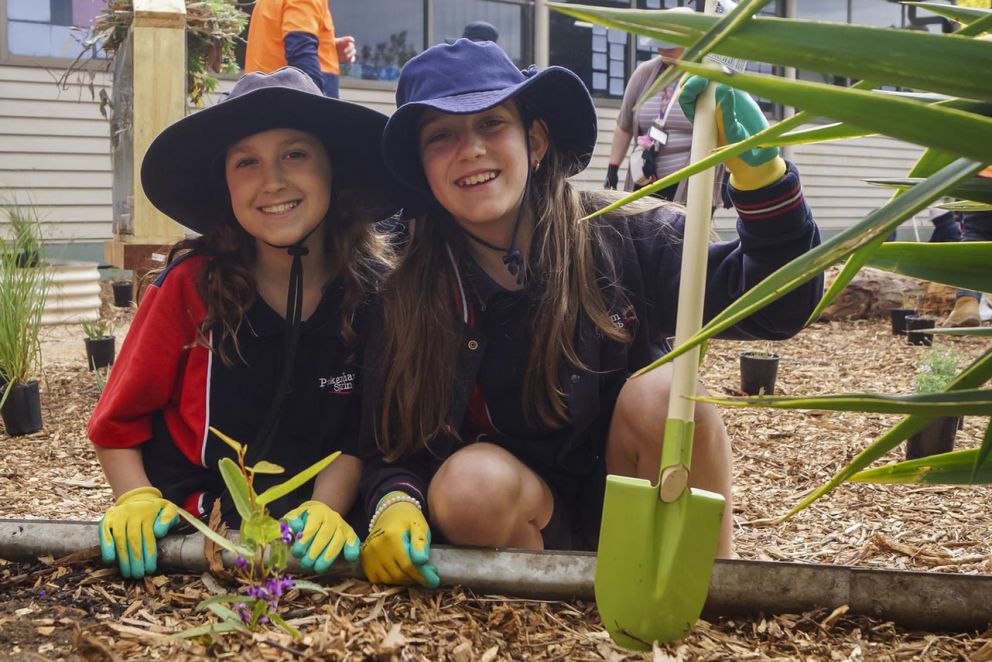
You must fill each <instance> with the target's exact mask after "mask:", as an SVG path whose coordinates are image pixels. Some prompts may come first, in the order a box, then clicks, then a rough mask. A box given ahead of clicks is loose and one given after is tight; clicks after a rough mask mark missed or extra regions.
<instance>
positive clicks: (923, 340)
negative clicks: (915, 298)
mask: <svg viewBox="0 0 992 662" xmlns="http://www.w3.org/2000/svg"><path fill="white" fill-rule="evenodd" d="M936 326H937V318H936V317H933V316H932V315H907V316H906V341H907V342H908V343H909V344H910V345H932V344H933V334H932V333H923V332H922V331H920V329H933V328H935V327H936Z"/></svg>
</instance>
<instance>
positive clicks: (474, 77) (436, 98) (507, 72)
mask: <svg viewBox="0 0 992 662" xmlns="http://www.w3.org/2000/svg"><path fill="white" fill-rule="evenodd" d="M512 98H516V99H518V100H519V101H521V102H523V104H524V105H525V106H526V108H527V110H528V112H529V113H530V114H531V115H532V116H535V117H539V118H541V119H543V120H544V121H545V122H546V123H547V125H548V131H549V132H550V134H551V142H552V144H553V145H554V147H555V150H556V151H557V152H558V154H559V155H560V156H561V157H562V158H563V160H564V162H565V164H566V167H567V170H568V174H569V175H574V174H575V173H577V172H581V171H582V170H583V169H585V167H586V166H587V165H589V159H590V158H592V152H593V149H594V148H595V146H596V131H597V129H596V107H595V105H593V102H592V97H591V96H589V90H587V89H586V86H585V84H584V83H583V82H582V80H581V79H580V78H579V77H578V76H576V75H575V74H574V73H572V72H571V71H569V70H568V69H565V68H564V67H557V66H552V67H547V68H545V69H542V70H540V71H538V70H537V68H536V67H533V66H532V67H529V68H527V69H524V70H522V71H521V70H520V69H518V68H517V66H516V65H515V64H513V61H512V60H511V59H510V58H509V57H508V56H507V54H506V53H505V52H504V51H503V49H502V48H500V47H499V46H498V45H496V44H494V43H493V42H490V41H485V42H475V41H471V40H469V39H459V40H457V41H455V43H453V44H438V45H436V46H432V47H431V48H428V49H427V50H426V51H424V52H423V53H421V54H420V55H418V56H416V57H415V58H413V59H411V60H410V61H409V62H407V63H406V65H404V67H403V71H402V72H401V73H400V80H399V84H398V86H397V88H396V107H397V109H396V112H395V113H393V115H392V117H390V118H389V122H388V123H387V124H386V131H385V133H384V134H383V138H382V152H383V155H384V157H385V161H386V165H387V166H388V167H389V169H390V172H392V174H393V175H394V176H395V177H396V179H398V180H399V181H400V182H401V183H403V184H404V185H406V186H408V187H411V188H413V189H414V190H417V191H422V192H423V191H428V192H429V190H430V188H429V186H428V184H427V179H426V177H425V176H424V169H423V166H422V164H421V160H420V148H419V144H418V135H417V134H418V128H419V127H418V122H419V120H420V116H421V114H422V113H423V112H424V111H425V110H427V109H433V110H438V111H440V112H443V113H451V114H453V115H470V114H472V113H479V112H482V111H484V110H489V109H490V108H493V107H495V106H498V105H500V104H501V103H503V102H504V101H506V100H508V99H512Z"/></svg>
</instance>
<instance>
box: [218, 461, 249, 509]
mask: <svg viewBox="0 0 992 662" xmlns="http://www.w3.org/2000/svg"><path fill="white" fill-rule="evenodd" d="M217 466H218V468H219V469H220V476H221V478H223V479H224V484H225V485H227V491H228V493H229V494H230V495H231V499H232V500H233V501H234V507H235V508H237V509H238V514H239V515H241V519H248V518H249V517H251V516H252V508H251V496H249V492H250V490H251V487H249V486H248V480H247V479H246V478H245V475H244V474H243V473H241V468H240V467H239V466H238V465H237V464H235V463H234V460H232V459H231V458H229V457H222V458H221V459H220V462H219V463H218V465H217Z"/></svg>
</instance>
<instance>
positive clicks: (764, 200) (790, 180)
mask: <svg viewBox="0 0 992 662" xmlns="http://www.w3.org/2000/svg"><path fill="white" fill-rule="evenodd" d="M730 199H731V200H732V201H733V203H734V207H735V208H736V209H737V214H738V215H739V216H740V217H741V220H743V221H755V220H761V219H768V218H774V217H776V216H783V215H787V214H789V213H790V212H793V211H795V210H796V209H798V208H799V207H801V206H802V205H803V202H804V197H803V187H802V183H801V182H800V181H799V172H798V171H797V170H796V167H795V166H794V165H793V164H792V163H788V164H787V169H786V171H785V175H783V176H782V178H781V179H779V180H778V181H777V182H775V183H774V184H771V185H770V186H766V187H764V188H760V189H756V190H754V191H741V190H739V189H736V188H734V187H730Z"/></svg>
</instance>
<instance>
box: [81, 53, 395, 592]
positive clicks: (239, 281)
mask: <svg viewBox="0 0 992 662" xmlns="http://www.w3.org/2000/svg"><path fill="white" fill-rule="evenodd" d="M385 121H386V118H385V116H384V115H382V114H380V113H377V112H375V111H372V110H369V109H367V108H364V107H362V106H359V105H356V104H351V103H346V102H344V101H338V100H336V99H328V98H326V97H324V96H322V94H321V91H320V89H319V88H317V86H316V85H315V84H314V83H313V81H312V80H311V79H310V78H309V77H307V76H306V74H304V73H303V72H302V71H300V70H298V69H294V68H292V67H286V68H284V69H280V70H278V71H276V72H274V73H272V74H260V73H252V74H247V75H245V76H244V77H243V78H242V79H241V80H239V81H238V83H237V84H236V85H235V86H234V89H233V90H232V91H231V93H230V94H229V95H227V96H226V97H225V98H224V99H223V100H222V101H221V102H220V103H218V104H216V105H214V106H211V107H209V108H207V109H205V110H202V111H200V112H198V113H195V114H193V115H190V116H188V117H186V118H184V119H181V120H179V121H178V122H176V123H174V124H173V125H171V126H170V127H168V128H166V129H165V130H164V131H163V132H162V133H161V134H159V136H158V137H157V138H156V139H155V140H154V141H153V142H152V144H151V146H150V147H149V149H148V153H147V154H146V156H145V159H144V162H143V163H142V169H141V175H142V177H141V181H142V185H143V187H144V190H145V192H146V193H147V195H148V198H149V199H150V200H151V201H152V203H153V204H154V205H155V206H156V207H157V208H158V209H160V210H161V211H162V212H164V213H166V214H168V215H169V216H170V217H172V218H173V219H175V220H176V221H178V222H179V223H182V224H183V225H184V226H186V227H187V228H189V229H191V230H193V231H195V232H197V233H199V234H200V236H199V237H197V238H195V239H186V240H183V241H181V242H179V243H178V244H176V245H175V246H174V247H173V249H172V251H171V252H170V255H169V264H168V266H167V267H166V268H165V269H164V270H163V271H162V273H161V274H160V275H159V276H158V278H157V280H156V281H155V282H154V284H152V285H151V286H150V287H149V288H148V290H147V292H146V294H145V296H144V297H143V299H142V301H141V305H140V306H139V307H138V312H137V314H136V315H135V318H134V322H133V323H132V325H131V329H130V331H129V332H128V335H127V339H126V340H125V341H124V345H123V346H122V348H121V352H120V356H119V357H118V359H117V363H116V365H115V366H114V370H113V372H112V373H111V375H110V378H109V380H108V382H107V386H106V389H105V390H104V392H103V394H102V395H101V397H100V401H99V402H98V403H97V406H96V409H95V410H94V412H93V415H92V417H91V418H90V422H89V426H88V429H87V432H88V435H89V438H90V440H91V441H92V442H93V444H94V446H95V449H96V456H97V459H98V460H99V462H100V465H101V467H102V468H103V471H104V473H105V474H106V476H107V481H108V482H109V483H110V486H111V488H112V489H113V492H114V495H115V497H117V501H116V502H115V504H114V505H113V506H112V507H111V508H110V509H109V510H108V511H107V513H106V514H105V515H104V517H103V518H102V519H101V520H100V527H99V532H100V547H101V550H102V552H103V559H104V561H105V562H107V563H111V562H113V561H114V560H116V561H117V562H118V563H119V565H120V568H121V572H122V574H123V575H124V576H125V577H133V578H137V577H142V576H144V575H145V574H148V573H151V572H155V570H156V565H157V564H156V555H157V551H156V542H155V540H156V538H160V537H162V536H163V535H165V534H166V533H167V532H168V530H169V529H170V528H171V527H172V526H173V525H175V524H176V523H177V522H178V520H179V518H178V516H177V510H176V504H178V505H180V506H182V507H183V508H185V509H186V510H187V511H189V512H190V513H192V514H194V515H196V516H198V517H201V518H206V517H207V516H208V515H209V514H210V510H211V507H212V505H213V503H214V501H215V500H216V499H218V498H220V499H221V505H222V513H221V514H222V516H223V518H224V520H225V521H226V522H227V524H228V525H229V526H231V527H234V528H236V527H238V526H239V525H240V524H241V518H240V515H239V514H238V512H237V510H236V509H235V508H234V506H233V503H232V502H231V500H230V497H229V495H228V494H227V492H226V490H225V487H224V482H223V479H222V478H221V475H220V471H219V469H218V463H219V461H220V460H221V458H223V457H232V455H233V453H234V451H233V450H232V449H231V448H229V447H228V446H227V445H226V444H225V443H223V441H222V440H220V439H218V438H217V437H216V436H215V435H213V434H212V433H211V432H210V431H209V429H210V427H214V428H215V429H217V430H220V431H221V432H223V433H224V434H226V435H228V436H230V437H232V438H234V439H236V440H238V441H240V442H241V443H243V444H246V445H247V446H248V457H247V460H246V461H247V463H248V464H255V463H256V462H257V461H259V460H262V459H265V460H268V461H270V462H275V463H276V464H278V465H280V466H282V467H284V468H285V469H286V473H285V475H283V476H268V475H256V476H255V479H254V487H255V489H256V491H258V492H259V493H261V492H262V491H264V490H265V489H266V488H267V487H270V486H272V485H274V484H276V483H281V482H283V481H284V480H286V479H287V478H288V477H290V476H293V475H294V474H296V473H299V472H300V471H301V470H303V469H305V468H306V467H308V466H310V465H311V464H313V463H314V462H316V461H318V460H320V459H321V458H323V457H325V456H327V455H329V454H330V453H332V452H334V451H337V450H340V451H342V452H343V454H342V455H341V456H340V457H338V459H337V460H335V461H334V462H332V463H331V464H330V465H329V466H327V467H326V468H325V469H324V470H323V471H321V472H320V474H318V475H317V477H316V478H315V479H314V480H311V481H309V482H308V483H307V484H306V485H303V486H301V487H300V488H298V489H296V490H294V491H293V492H292V493H290V494H288V495H286V496H285V497H283V498H281V499H278V500H276V501H275V502H273V503H272V504H270V510H271V512H272V514H273V515H275V516H277V517H279V516H284V515H285V517H286V519H287V521H288V523H289V525H290V527H292V528H293V529H294V530H295V531H297V532H302V534H303V538H302V539H301V540H300V541H298V542H297V543H296V544H294V546H293V548H292V550H291V551H292V553H293V554H294V555H296V556H299V557H301V563H302V564H303V566H304V567H305V568H306V569H308V570H315V571H317V572H323V571H324V570H326V569H327V568H328V567H329V566H330V564H331V563H332V562H333V561H334V559H335V557H336V556H337V554H338V553H339V552H340V551H341V549H342V547H343V548H344V549H345V555H346V556H347V557H349V558H352V559H354V558H355V557H357V554H358V539H357V536H356V535H355V532H354V530H353V529H352V528H351V526H350V525H348V524H347V523H346V522H345V520H344V519H343V518H342V517H341V515H343V514H345V513H347V512H348V511H349V509H350V508H351V506H352V504H353V503H354V501H355V494H356V488H357V485H358V480H359V474H360V472H361V461H360V460H359V459H358V457H357V448H356V445H357V436H358V425H359V423H360V417H359V397H358V392H357V390H358V383H357V372H358V371H357V365H358V361H359V357H360V352H361V349H362V339H363V333H362V329H361V318H362V316H361V310H362V306H363V302H364V301H365V299H366V298H367V296H368V295H369V293H370V291H371V290H372V289H373V288H374V287H375V286H376V283H377V280H378V279H379V278H380V275H381V273H382V272H383V271H384V269H385V267H386V266H387V265H388V263H389V254H388V252H387V251H386V249H385V245H384V243H383V240H382V238H381V237H379V236H378V235H377V234H376V233H374V232H373V230H372V228H371V223H372V222H373V221H376V220H378V219H380V218H383V217H385V216H388V215H389V214H390V213H392V212H394V211H395V205H392V203H390V202H389V200H390V196H391V191H392V188H393V187H391V186H390V185H389V184H388V182H389V181H390V180H389V177H388V175H387V174H386V173H384V172H383V171H384V164H383V162H382V157H381V155H380V154H379V150H370V149H366V146H367V145H368V144H371V143H374V142H376V141H378V140H379V139H380V136H381V133H382V127H383V126H384V124H385ZM287 511H289V512H287Z"/></svg>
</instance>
